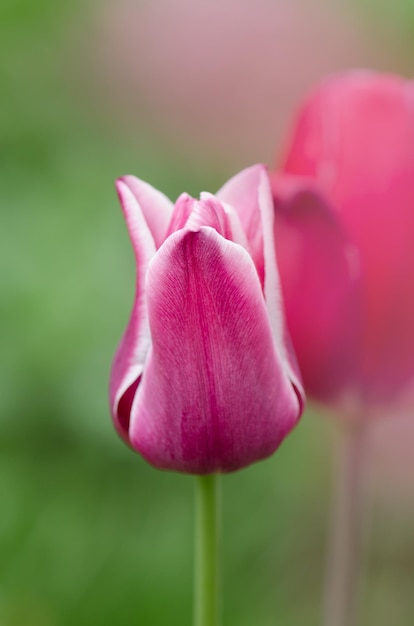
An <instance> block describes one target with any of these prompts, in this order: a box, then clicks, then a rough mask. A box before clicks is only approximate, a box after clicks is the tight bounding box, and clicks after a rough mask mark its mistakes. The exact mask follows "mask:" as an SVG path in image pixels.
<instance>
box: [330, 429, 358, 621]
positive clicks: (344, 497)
mask: <svg viewBox="0 0 414 626" xmlns="http://www.w3.org/2000/svg"><path fill="white" fill-rule="evenodd" d="M364 431H365V425H364V424H363V423H362V422H361V421H360V422H355V423H352V422H351V423H347V424H344V428H343V432H341V433H340V435H341V441H340V446H339V449H338V451H337V455H336V456H337V464H338V465H337V480H336V484H335V485H334V493H333V496H334V498H333V500H334V501H333V510H332V519H331V533H330V545H329V551H328V567H327V576H326V584H325V616H324V618H325V619H324V624H325V626H356V624H357V604H358V592H359V587H360V569H361V567H360V566H361V535H362V521H363V520H362V512H363V511H362V508H363V507H362V504H363V479H364V462H365V456H366V440H365V439H366V437H365V432H364Z"/></svg>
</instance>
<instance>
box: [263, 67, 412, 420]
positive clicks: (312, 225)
mask: <svg viewBox="0 0 414 626" xmlns="http://www.w3.org/2000/svg"><path fill="white" fill-rule="evenodd" d="M272 184H273V192H274V199H275V206H276V235H277V237H276V238H277V244H282V245H280V246H279V248H278V263H279V267H280V272H281V279H282V283H283V291H284V298H285V302H286V311H287V322H288V326H289V329H290V331H291V335H292V339H293V343H294V346H295V350H296V353H297V356H298V360H299V364H300V367H301V371H302V374H303V378H304V384H305V389H306V390H307V391H308V392H309V393H310V394H311V395H313V396H314V397H315V398H317V399H320V400H323V401H328V402H333V403H336V404H337V405H338V404H339V405H341V406H343V407H344V406H345V405H347V404H350V403H352V404H353V405H355V406H357V407H358V406H359V407H361V406H362V407H365V408H367V407H371V406H372V407H380V406H383V407H386V406H387V405H390V403H395V402H397V400H398V401H399V397H400V396H401V395H402V394H403V392H404V391H405V389H406V388H407V387H408V385H410V383H412V379H413V375H414V323H413V322H414V246H413V237H414V83H413V82H407V81H404V80H403V79H402V78H399V77H397V76H391V75H381V74H377V73H373V72H367V71H354V72H349V73H346V74H344V75H339V76H334V77H332V78H330V79H328V80H326V81H325V82H324V83H322V84H321V85H320V86H319V87H318V88H317V89H316V90H315V91H314V92H313V94H311V96H310V97H309V98H308V100H307V101H306V102H305V103H304V105H303V106H302V108H301V110H300V112H299V115H298V117H297V120H296V124H295V126H294V128H293V133H292V134H291V137H290V141H289V143H288V146H287V150H286V153H285V156H284V159H283V161H282V164H281V167H280V168H279V170H278V173H275V174H273V182H272ZM289 242H290V243H289ZM300 304H302V307H303V308H302V312H301V313H299V312H298V311H299V306H300Z"/></svg>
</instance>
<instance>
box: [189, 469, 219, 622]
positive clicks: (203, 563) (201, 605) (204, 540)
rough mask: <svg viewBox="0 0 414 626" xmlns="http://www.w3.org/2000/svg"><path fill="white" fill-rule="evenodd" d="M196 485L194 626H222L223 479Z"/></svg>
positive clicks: (207, 478)
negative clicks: (221, 544) (221, 508)
mask: <svg viewBox="0 0 414 626" xmlns="http://www.w3.org/2000/svg"><path fill="white" fill-rule="evenodd" d="M196 481H197V483H196V515H195V518H196V519H195V587H194V596H195V597H194V626H219V624H220V597H219V595H220V594H219V591H220V564H219V547H220V546H219V544H220V537H219V520H220V476H219V475H218V474H209V475H207V476H197V477H196Z"/></svg>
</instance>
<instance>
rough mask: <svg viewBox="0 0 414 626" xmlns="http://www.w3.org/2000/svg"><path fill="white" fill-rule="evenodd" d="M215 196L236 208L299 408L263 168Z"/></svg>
mask: <svg viewBox="0 0 414 626" xmlns="http://www.w3.org/2000/svg"><path fill="white" fill-rule="evenodd" d="M217 197H218V198H220V199H221V200H222V201H224V202H228V203H229V204H230V205H231V206H233V207H235V208H237V213H238V215H239V218H240V221H241V223H242V226H243V229H244V231H245V232H246V234H247V238H248V241H249V245H250V253H251V255H252V258H253V260H254V262H255V265H256V268H257V270H258V274H259V277H260V279H261V282H262V285H263V290H264V295H265V299H266V303H267V308H268V312H269V318H270V323H271V326H272V330H273V336H274V339H275V341H276V343H277V346H278V350H279V352H280V354H281V356H282V358H283V359H284V362H285V367H286V368H287V369H288V372H289V378H290V379H291V380H292V382H293V384H294V385H295V388H296V390H297V393H298V397H299V398H300V401H301V403H302V405H303V404H304V391H303V386H302V382H301V375H300V373H299V368H298V365H297V361H296V356H295V354H294V351H293V348H292V346H291V340H290V337H289V334H288V332H287V330H286V325H285V319H284V314H283V310H284V305H283V300H282V291H281V287H280V278H279V273H278V269H277V264H276V253H275V241H274V228H273V224H274V208H273V198H272V189H271V185H270V180H269V176H268V173H267V169H266V167H265V166H264V165H254V166H252V167H249V168H247V169H245V170H243V171H242V172H240V173H239V174H237V175H236V176H234V177H233V178H231V179H230V180H229V181H228V182H227V183H226V184H225V185H224V187H222V188H221V189H220V191H219V192H218V193H217Z"/></svg>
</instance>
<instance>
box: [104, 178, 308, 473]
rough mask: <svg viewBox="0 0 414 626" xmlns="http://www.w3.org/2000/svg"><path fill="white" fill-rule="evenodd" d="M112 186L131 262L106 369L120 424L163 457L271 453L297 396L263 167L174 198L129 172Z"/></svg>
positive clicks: (198, 462) (180, 459) (181, 464)
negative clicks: (214, 189)
mask: <svg viewBox="0 0 414 626" xmlns="http://www.w3.org/2000/svg"><path fill="white" fill-rule="evenodd" d="M117 190H118V195H119V198H120V202H121V206H122V209H123V212H124V215H125V219H126V222H127V226H128V230H129V235H130V238H131V242H132V245H133V248H134V252H135V259H136V266H137V280H136V294H135V301H134V305H133V310H132V314H131V318H130V321H129V324H128V327H127V329H126V331H125V334H124V336H123V339H122V341H121V343H120V345H119V348H118V351H117V354H116V356H115V360H114V364H113V368H112V373H111V383H110V401H111V410H112V415H113V419H114V423H115V426H116V428H117V430H118V431H119V433H120V434H121V436H122V437H123V438H124V439H125V440H126V441H127V442H128V443H129V444H130V445H131V446H132V447H133V448H134V449H135V450H137V451H138V452H139V453H140V454H141V455H142V456H143V457H144V458H145V459H146V460H147V461H148V462H149V463H151V464H152V465H154V466H156V467H159V468H162V469H169V470H176V471H180V472H187V473H192V474H207V473H212V472H219V471H222V472H229V471H232V470H237V469H240V468H242V467H245V466H246V465H249V464H250V463H253V462H254V461H257V460H259V459H263V458H265V457H267V456H269V455H270V454H272V453H273V452H274V451H275V450H276V448H277V447H278V446H279V444H280V443H281V442H282V440H283V439H284V437H285V436H286V435H287V434H288V433H289V431H290V430H291V429H292V428H293V426H294V425H295V424H296V422H297V421H298V419H299V417H300V414H301V411H302V409H303V404H304V397H303V391H302V385H301V382H300V377H299V374H298V370H297V366H296V361H295V357H294V355H293V352H292V349H291V348H290V343H289V339H288V337H287V333H286V329H285V323H284V317H283V307H282V302H281V293H280V286H279V277H278V271H277V266H276V258H275V249H274V238H273V220H274V217H273V203H272V193H271V188H270V181H269V178H268V175H267V172H266V170H265V168H264V167H262V166H254V167H252V168H250V169H247V170H245V171H243V172H241V173H240V174H238V175H237V176H235V177H234V178H233V179H231V180H230V181H229V182H228V183H227V184H226V185H225V186H224V187H223V188H222V189H221V190H220V191H219V192H218V193H217V194H216V195H215V196H214V195H211V194H207V193H202V194H201V196H200V199H199V200H195V199H193V198H191V197H190V196H188V195H186V194H183V195H181V196H180V197H179V198H178V200H177V202H176V203H175V205H173V204H172V203H170V201H169V200H168V199H167V198H166V197H165V196H164V195H163V194H161V193H160V192H159V191H157V190H155V189H153V188H152V187H151V186H149V185H148V184H146V183H144V182H142V181H140V180H138V179H136V178H134V177H131V176H128V177H126V178H123V179H120V180H119V181H118V182H117Z"/></svg>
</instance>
